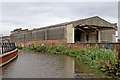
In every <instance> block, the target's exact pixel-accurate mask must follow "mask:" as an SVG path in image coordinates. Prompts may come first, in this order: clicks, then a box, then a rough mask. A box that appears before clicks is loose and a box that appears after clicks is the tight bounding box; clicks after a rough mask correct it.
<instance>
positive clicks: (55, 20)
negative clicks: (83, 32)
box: [0, 1, 118, 35]
mask: <svg viewBox="0 0 120 80" xmlns="http://www.w3.org/2000/svg"><path fill="white" fill-rule="evenodd" d="M0 6H1V9H0V12H1V14H0V17H2V18H1V20H0V25H1V26H0V34H3V35H10V32H11V31H13V30H14V29H16V28H23V29H29V30H31V29H33V28H40V27H46V26H49V25H55V24H59V23H63V22H69V21H74V20H79V19H84V18H89V17H93V16H99V17H101V18H103V19H105V20H107V21H109V22H111V23H118V2H7V1H6V2H1V3H0Z"/></svg>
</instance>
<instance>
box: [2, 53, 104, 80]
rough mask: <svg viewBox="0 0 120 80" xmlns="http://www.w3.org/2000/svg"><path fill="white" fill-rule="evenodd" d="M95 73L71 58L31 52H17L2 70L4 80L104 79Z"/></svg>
mask: <svg viewBox="0 0 120 80" xmlns="http://www.w3.org/2000/svg"><path fill="white" fill-rule="evenodd" d="M97 73H98V72H97ZM97 73H96V72H95V71H94V70H93V69H91V68H90V67H89V66H87V65H83V64H82V63H80V62H79V61H77V60H74V59H73V58H71V57H68V56H64V55H59V56H58V55H50V54H45V53H37V52H32V51H19V57H18V58H17V59H16V60H14V61H12V62H11V63H10V64H7V65H6V66H4V67H3V68H2V75H3V77H4V78H74V77H77V78H84V77H88V78H89V77H100V78H103V77H104V75H102V74H101V73H99V74H97ZM100 74H101V75H100Z"/></svg>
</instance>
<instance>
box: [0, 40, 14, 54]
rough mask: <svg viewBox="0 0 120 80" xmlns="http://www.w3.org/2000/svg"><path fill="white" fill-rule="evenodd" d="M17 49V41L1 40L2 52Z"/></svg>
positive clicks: (0, 50) (0, 52)
mask: <svg viewBox="0 0 120 80" xmlns="http://www.w3.org/2000/svg"><path fill="white" fill-rule="evenodd" d="M14 49H16V47H15V43H10V42H0V54H4V53H6V52H10V51H12V50H14Z"/></svg>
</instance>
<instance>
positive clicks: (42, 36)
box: [10, 26, 65, 42]
mask: <svg viewBox="0 0 120 80" xmlns="http://www.w3.org/2000/svg"><path fill="white" fill-rule="evenodd" d="M64 31H65V27H64V26H59V27H52V28H45V29H40V30H37V29H36V30H31V31H24V32H22V31H21V32H17V33H14V34H11V35H10V39H11V41H12V42H28V41H42V40H65V36H64V33H65V32H64Z"/></svg>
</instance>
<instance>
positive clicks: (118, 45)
mask: <svg viewBox="0 0 120 80" xmlns="http://www.w3.org/2000/svg"><path fill="white" fill-rule="evenodd" d="M16 45H17V46H22V47H31V46H33V45H34V46H38V45H45V46H65V47H67V48H68V49H81V48H88V47H95V46H98V47H99V48H105V49H112V50H114V49H116V50H118V49H120V43H107V44H106V43H67V41H66V40H44V41H29V42H26V43H21V42H16Z"/></svg>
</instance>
